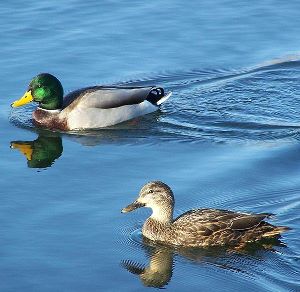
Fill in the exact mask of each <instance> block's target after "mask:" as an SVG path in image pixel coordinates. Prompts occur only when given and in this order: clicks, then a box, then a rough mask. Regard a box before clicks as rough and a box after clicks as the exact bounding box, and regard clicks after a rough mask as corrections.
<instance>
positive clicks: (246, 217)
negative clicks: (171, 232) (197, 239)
mask: <svg viewBox="0 0 300 292" xmlns="http://www.w3.org/2000/svg"><path fill="white" fill-rule="evenodd" d="M271 215H272V214H246V213H237V212H233V211H228V210H221V209H197V210H190V211H188V212H186V213H184V214H182V215H180V216H179V217H177V218H176V219H175V220H174V222H173V224H175V225H182V224H184V225H185V224H187V225H192V227H191V228H192V229H193V230H194V229H195V228H196V229H197V231H198V232H200V233H201V234H202V235H211V234H212V233H213V232H216V231H219V230H222V229H224V230H225V229H226V230H228V231H229V230H232V231H235V230H236V231H243V230H249V229H252V228H255V227H256V226H258V225H259V224H260V223H261V222H262V221H263V220H264V219H265V218H267V217H270V216H271Z"/></svg>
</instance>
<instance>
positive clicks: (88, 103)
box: [63, 86, 165, 109]
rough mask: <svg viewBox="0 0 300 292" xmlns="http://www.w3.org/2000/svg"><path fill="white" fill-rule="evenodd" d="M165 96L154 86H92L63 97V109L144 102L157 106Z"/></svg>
mask: <svg viewBox="0 0 300 292" xmlns="http://www.w3.org/2000/svg"><path fill="white" fill-rule="evenodd" d="M164 96H165V93H164V89H163V88H161V87H156V86H149V87H128V86H93V87H86V88H83V89H79V90H76V91H73V92H71V93H69V94H68V95H66V96H65V98H64V101H63V108H66V107H70V108H74V107H76V106H80V107H82V108H99V109H109V108H116V107H120V106H124V105H133V104H139V103H141V102H143V101H145V100H147V101H149V102H150V103H152V104H154V105H159V104H160V102H159V101H160V100H162V99H163V98H164Z"/></svg>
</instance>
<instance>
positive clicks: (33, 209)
mask: <svg viewBox="0 0 300 292" xmlns="http://www.w3.org/2000/svg"><path fill="white" fill-rule="evenodd" d="M6 2H7V3H2V4H0V8H1V9H0V31H1V38H0V40H1V55H0V56H1V57H0V68H1V70H0V78H1V84H2V86H1V87H0V96H1V99H0V132H1V135H0V145H1V147H0V157H1V161H0V165H1V176H0V186H1V188H0V190H1V196H0V219H1V220H0V222H1V223H0V228H1V237H0V252H1V262H0V290H1V291H19V290H22V291H99V290H100V291H142V290H147V289H148V290H149V289H151V288H149V286H152V287H164V288H165V289H166V290H169V291H190V290H192V289H194V290H196V291H199V290H202V291H208V290H210V291H217V290H222V291H239V290H241V289H244V290H246V291H297V290H298V291H299V287H300V272H299V270H300V263H299V259H300V252H299V250H300V244H299V233H300V229H299V222H300V221H299V220H300V216H299V211H300V199H299V194H300V179H299V178H300V155H299V153H300V144H299V142H300V116H299V108H300V97H299V92H300V85H299V84H300V82H299V80H300V55H299V52H300V38H299V33H300V29H299V27H300V18H299V11H300V3H299V2H298V1H252V2H251V3H250V2H249V1H213V2H212V1H207V0H206V1H194V2H193V1H190V2H186V3H184V4H183V3H182V1H176V0H175V1H174V0H173V1H171V0H169V1H163V2H162V1H158V0H154V1H150V2H149V3H148V2H146V1H144V2H141V1H113V0H111V1H86V2H82V1H40V2H37V1H32V0H28V1H26V2H24V1H9V3H8V1H6ZM40 72H49V73H52V74H54V75H55V76H57V77H58V78H59V79H60V80H61V82H62V84H63V86H64V89H65V92H69V91H71V90H74V89H77V88H80V87H84V86H89V85H94V84H130V85H148V84H157V85H160V86H163V87H165V88H166V89H167V90H171V91H173V95H172V98H171V99H170V100H169V101H168V102H167V103H166V104H164V105H163V107H162V109H161V110H160V111H159V112H157V113H154V114H150V115H147V116H144V117H141V118H138V119H136V120H134V121H129V122H126V123H123V124H120V125H116V126H113V127H110V128H108V129H103V130H99V131H89V132H83V133H76V132H74V133H69V134H66V133H55V132H49V131H43V130H41V129H36V128H35V127H34V126H33V125H32V122H31V112H32V110H33V109H34V105H29V106H27V107H23V108H19V109H16V110H11V108H10V103H11V102H12V101H14V100H15V99H17V98H19V97H20V96H21V95H22V94H23V93H24V92H25V90H26V88H27V84H28V83H29V81H30V79H31V78H32V77H33V76H35V75H36V74H38V73H40ZM21 142H22V143H23V144H24V142H25V144H27V145H30V146H31V147H32V148H33V149H34V152H33V156H32V157H33V158H32V159H31V160H27V158H26V156H25V155H23V154H22V153H21V152H20V151H18V150H17V149H16V147H15V145H16V144H17V145H20V143H21ZM154 179H159V180H162V181H165V182H166V183H168V184H169V185H170V186H171V187H172V188H173V190H174V194H175V198H176V206H175V213H176V215H178V214H180V213H181V212H183V211H185V210H188V209H190V208H197V207H213V208H226V209H233V210H236V211H247V212H269V213H275V214H277V216H276V218H275V221H273V223H274V224H278V225H286V226H289V227H291V228H292V230H291V231H289V232H287V233H285V234H284V235H283V237H282V239H281V243H280V244H278V245H274V246H271V247H268V248H267V247H266V248H261V247H260V248H258V247H252V248H251V249H250V250H247V251H243V252H228V251H224V250H201V249H200V250H197V251H191V250H182V249H170V248H166V247H162V246H156V245H151V244H148V243H145V242H143V240H142V238H141V236H140V229H141V226H142V224H143V222H144V220H145V218H146V217H147V216H148V215H149V210H146V209H140V210H137V211H136V212H133V213H130V214H121V213H120V210H121V209H122V208H123V207H124V206H126V205H127V204H128V203H130V202H131V201H132V200H133V199H134V198H135V197H136V196H137V194H138V191H139V189H140V187H141V186H142V185H143V184H145V183H146V182H147V181H149V180H154ZM151 265H152V267H153V266H155V269H154V270H153V269H151V268H149V267H151Z"/></svg>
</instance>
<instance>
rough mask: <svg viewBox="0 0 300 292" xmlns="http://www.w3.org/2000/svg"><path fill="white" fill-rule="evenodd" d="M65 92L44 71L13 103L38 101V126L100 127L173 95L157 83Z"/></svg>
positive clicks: (154, 106)
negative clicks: (165, 91)
mask: <svg viewBox="0 0 300 292" xmlns="http://www.w3.org/2000/svg"><path fill="white" fill-rule="evenodd" d="M63 92H64V91H63V87H62V85H61V83H60V81H59V80H58V79H57V78H56V77H54V76H53V75H51V74H48V73H42V74H39V75H37V76H36V77H34V78H33V79H32V80H31V82H30V83H29V86H28V89H27V91H26V93H25V94H24V95H23V96H22V97H21V98H20V99H19V100H17V101H15V102H13V103H12V104H11V106H12V107H18V106H22V105H24V104H27V103H29V102H31V101H34V102H37V103H38V108H37V109H36V110H35V111H34V112H33V121H34V123H35V124H36V125H37V126H41V127H45V128H49V129H59V130H63V131H66V130H81V129H97V128H102V127H107V126H112V125H115V124H118V123H121V122H124V121H127V120H130V119H133V118H136V117H138V116H142V115H145V114H149V113H151V112H154V111H156V110H157V109H158V108H159V105H160V104H162V103H163V102H164V101H165V100H167V99H168V98H169V97H170V95H171V92H169V93H168V94H166V95H165V93H164V90H163V88H161V87H156V86H149V87H128V86H91V87H86V88H82V89H78V90H76V91H73V92H71V93H69V94H68V95H66V96H65V97H64V98H63Z"/></svg>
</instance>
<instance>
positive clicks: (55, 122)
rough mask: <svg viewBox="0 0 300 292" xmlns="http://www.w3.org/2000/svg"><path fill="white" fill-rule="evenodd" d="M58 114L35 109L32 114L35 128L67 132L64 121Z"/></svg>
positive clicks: (66, 125)
mask: <svg viewBox="0 0 300 292" xmlns="http://www.w3.org/2000/svg"><path fill="white" fill-rule="evenodd" d="M58 113H59V112H58V111H53V112H51V111H46V110H43V109H40V108H37V109H36V110H35V111H34V112H33V114H32V117H33V122H34V124H35V125H36V126H38V127H42V128H47V129H57V130H62V131H67V130H69V128H68V124H67V121H66V119H62V118H60V117H59V114H58Z"/></svg>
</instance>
